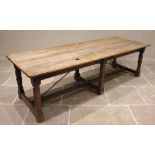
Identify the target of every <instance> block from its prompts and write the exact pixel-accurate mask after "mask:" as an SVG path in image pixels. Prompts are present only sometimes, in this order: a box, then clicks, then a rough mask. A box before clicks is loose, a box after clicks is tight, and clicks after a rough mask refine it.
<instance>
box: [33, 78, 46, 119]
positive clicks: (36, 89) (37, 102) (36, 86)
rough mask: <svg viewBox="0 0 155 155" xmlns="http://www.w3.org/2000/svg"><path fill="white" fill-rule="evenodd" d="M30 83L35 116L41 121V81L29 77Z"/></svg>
mask: <svg viewBox="0 0 155 155" xmlns="http://www.w3.org/2000/svg"><path fill="white" fill-rule="evenodd" d="M31 83H32V86H33V94H34V110H35V116H36V119H37V121H38V122H42V121H43V120H44V117H43V111H42V107H41V95H40V84H41V81H40V80H38V79H31Z"/></svg>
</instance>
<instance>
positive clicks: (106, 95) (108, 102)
mask: <svg viewBox="0 0 155 155" xmlns="http://www.w3.org/2000/svg"><path fill="white" fill-rule="evenodd" d="M104 93H105V97H106V100H107V105H109V104H110V101H109V98H108V94H107V92H106V89H105V91H104Z"/></svg>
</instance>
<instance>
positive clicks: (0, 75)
mask: <svg viewBox="0 0 155 155" xmlns="http://www.w3.org/2000/svg"><path fill="white" fill-rule="evenodd" d="M10 74H11V73H10V72H0V85H1V84H3V83H5V82H6V81H7V80H8V78H9V77H10Z"/></svg>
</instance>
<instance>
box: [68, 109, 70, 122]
mask: <svg viewBox="0 0 155 155" xmlns="http://www.w3.org/2000/svg"><path fill="white" fill-rule="evenodd" d="M68 108H69V109H68V125H70V106H69V107H68Z"/></svg>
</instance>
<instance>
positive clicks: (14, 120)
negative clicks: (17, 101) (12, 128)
mask: <svg viewBox="0 0 155 155" xmlns="http://www.w3.org/2000/svg"><path fill="white" fill-rule="evenodd" d="M26 112H27V107H26V106H25V105H0V124H1V125H20V124H22V123H23V120H24V117H25V115H26Z"/></svg>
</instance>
